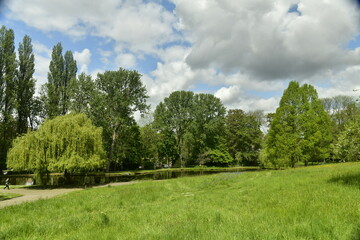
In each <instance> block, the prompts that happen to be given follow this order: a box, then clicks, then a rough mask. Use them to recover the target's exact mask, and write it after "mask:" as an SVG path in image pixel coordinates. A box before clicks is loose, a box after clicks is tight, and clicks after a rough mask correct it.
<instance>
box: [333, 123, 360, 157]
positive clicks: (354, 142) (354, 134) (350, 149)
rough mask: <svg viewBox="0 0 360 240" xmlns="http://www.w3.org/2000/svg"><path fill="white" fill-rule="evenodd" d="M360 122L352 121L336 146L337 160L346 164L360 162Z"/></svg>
mask: <svg viewBox="0 0 360 240" xmlns="http://www.w3.org/2000/svg"><path fill="white" fill-rule="evenodd" d="M359 142H360V120H359V118H357V119H356V120H353V121H350V122H348V123H347V124H346V125H345V128H344V130H343V131H342V132H341V133H340V134H339V137H338V138H337V141H336V142H335V144H334V153H335V158H337V159H340V160H341V161H344V162H352V161H359V160H360V146H359Z"/></svg>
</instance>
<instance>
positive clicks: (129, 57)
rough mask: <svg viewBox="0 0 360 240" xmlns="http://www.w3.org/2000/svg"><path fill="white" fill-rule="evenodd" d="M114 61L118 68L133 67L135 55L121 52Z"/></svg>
mask: <svg viewBox="0 0 360 240" xmlns="http://www.w3.org/2000/svg"><path fill="white" fill-rule="evenodd" d="M115 62H116V64H117V66H118V68H119V67H122V68H133V67H135V66H136V57H135V56H134V55H133V54H130V53H121V54H119V55H118V56H117V57H116V59H115Z"/></svg>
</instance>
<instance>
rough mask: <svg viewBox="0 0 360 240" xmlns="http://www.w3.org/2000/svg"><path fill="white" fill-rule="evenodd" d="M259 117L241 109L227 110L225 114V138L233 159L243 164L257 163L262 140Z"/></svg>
mask: <svg viewBox="0 0 360 240" xmlns="http://www.w3.org/2000/svg"><path fill="white" fill-rule="evenodd" d="M260 127H261V122H260V119H259V118H258V117H257V116H256V115H254V114H253V113H251V112H250V113H245V112H244V111H243V110H241V109H233V110H229V111H228V114H227V116H226V133H227V134H226V140H227V145H228V148H229V152H230V154H231V156H232V157H233V158H234V159H237V160H238V162H239V163H241V164H245V165H257V164H258V163H257V162H258V154H259V152H260V149H261V143H262V141H263V133H262V131H261V130H260Z"/></svg>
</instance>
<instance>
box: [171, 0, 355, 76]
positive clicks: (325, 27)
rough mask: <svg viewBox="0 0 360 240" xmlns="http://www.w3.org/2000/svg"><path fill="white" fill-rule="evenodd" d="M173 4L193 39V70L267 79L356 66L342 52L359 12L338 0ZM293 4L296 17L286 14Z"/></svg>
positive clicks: (188, 0) (228, 0)
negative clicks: (239, 72) (213, 70)
mask: <svg viewBox="0 0 360 240" xmlns="http://www.w3.org/2000/svg"><path fill="white" fill-rule="evenodd" d="M174 2H175V3H176V13H177V15H178V16H179V17H180V18H181V22H182V24H183V28H184V30H185V31H187V32H188V33H189V34H191V36H192V39H193V43H194V47H193V49H192V51H191V53H190V54H189V56H188V58H187V63H189V65H190V66H191V67H192V68H194V69H197V68H208V67H217V68H220V69H222V70H223V71H225V72H229V71H234V70H240V71H241V72H242V73H243V74H246V75H249V76H251V77H252V78H258V79H264V80H273V79H288V78H297V77H301V78H305V77H309V76H312V75H314V74H317V73H319V72H321V71H323V70H326V69H329V68H331V69H333V68H341V67H344V66H345V67H346V66H347V65H349V64H358V63H360V56H359V54H354V53H353V52H352V51H349V50H345V49H344V47H345V46H346V44H347V42H348V41H350V40H351V38H352V37H354V36H355V35H357V34H358V32H359V12H358V11H357V9H356V8H355V6H353V5H351V4H350V3H349V2H346V1H344V0H332V1H327V0H319V1H313V0H299V1H293V0H275V1H268V0H243V1H231V0H221V1H220V0H207V1H197V2H196V3H194V1H192V0H181V1H180V0H174ZM296 2H297V3H299V4H298V10H299V11H300V12H301V16H299V15H298V14H297V13H289V12H288V10H289V8H290V6H291V5H292V4H294V3H296ZM335 16H336V17H335Z"/></svg>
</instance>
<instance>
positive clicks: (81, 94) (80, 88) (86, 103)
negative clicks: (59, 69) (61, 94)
mask: <svg viewBox="0 0 360 240" xmlns="http://www.w3.org/2000/svg"><path fill="white" fill-rule="evenodd" d="M70 85H71V86H70V91H69V95H70V107H69V108H70V110H71V111H74V112H76V113H85V114H86V115H88V116H90V115H91V112H90V111H91V110H90V109H89V107H90V105H91V104H92V99H93V97H94V94H95V82H94V81H93V80H92V79H91V76H90V75H86V74H85V73H81V74H80V75H79V76H78V77H77V78H73V79H72V81H71V83H70Z"/></svg>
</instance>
